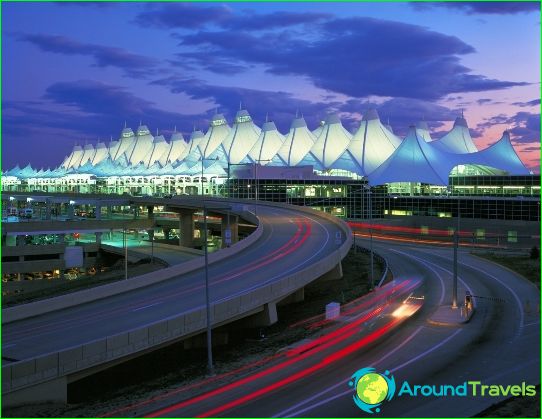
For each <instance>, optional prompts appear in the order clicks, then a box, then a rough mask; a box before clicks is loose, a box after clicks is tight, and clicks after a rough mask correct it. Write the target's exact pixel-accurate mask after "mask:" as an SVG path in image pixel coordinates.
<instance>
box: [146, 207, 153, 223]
mask: <svg viewBox="0 0 542 419" xmlns="http://www.w3.org/2000/svg"><path fill="white" fill-rule="evenodd" d="M147 218H148V219H149V220H154V205H147Z"/></svg>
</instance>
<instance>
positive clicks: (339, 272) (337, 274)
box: [318, 262, 343, 281]
mask: <svg viewBox="0 0 542 419" xmlns="http://www.w3.org/2000/svg"><path fill="white" fill-rule="evenodd" d="M342 277H343V265H342V263H341V262H339V263H337V264H336V265H335V266H334V267H333V268H332V269H331V270H330V271H329V272H327V273H325V274H324V275H322V276H321V277H320V278H318V281H332V280H334V279H341V278H342Z"/></svg>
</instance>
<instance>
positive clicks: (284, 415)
mask: <svg viewBox="0 0 542 419" xmlns="http://www.w3.org/2000/svg"><path fill="white" fill-rule="evenodd" d="M423 328H424V326H420V327H418V328H417V329H416V330H415V331H414V332H413V333H411V334H410V335H409V336H408V337H407V338H406V339H405V340H404V341H403V342H401V344H400V345H398V346H396V347H395V348H394V349H393V350H391V351H390V352H388V353H387V354H386V355H384V356H383V357H381V358H380V359H379V360H378V361H375V362H373V363H372V365H377V364H379V363H380V362H382V361H383V360H385V359H386V358H388V357H389V356H391V355H393V354H394V353H395V352H397V351H398V350H399V349H401V348H402V347H403V346H405V345H406V344H407V343H408V342H410V341H411V340H412V339H413V338H414V337H415V336H416V335H417V334H418V333H419V332H421V330H422V329H423ZM349 379H350V377H348V378H345V379H344V380H341V381H339V382H338V383H337V384H334V385H332V386H331V387H328V388H326V389H325V390H323V391H320V392H319V393H316V394H314V395H313V396H311V397H309V398H307V399H305V400H303V401H301V402H299V403H297V404H296V405H294V406H290V407H289V408H287V409H286V410H283V411H282V412H280V413H277V414H275V415H273V416H272V417H274V418H278V417H288V416H289V415H288V413H290V412H291V411H292V410H295V409H298V408H300V407H301V406H303V405H305V404H307V403H309V402H312V401H313V400H314V399H319V398H320V397H322V396H323V395H324V394H326V393H328V392H330V391H332V390H335V389H336V388H337V387H339V386H341V385H345V384H346V383H347V382H348V380H349ZM312 407H313V406H310V408H312ZM309 410H310V409H309ZM303 412H304V410H302V411H301V412H300V413H303Z"/></svg>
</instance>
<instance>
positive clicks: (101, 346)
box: [2, 205, 352, 393]
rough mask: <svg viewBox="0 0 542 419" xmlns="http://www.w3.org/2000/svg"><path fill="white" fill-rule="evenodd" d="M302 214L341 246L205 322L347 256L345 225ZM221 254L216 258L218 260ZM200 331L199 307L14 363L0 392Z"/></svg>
mask: <svg viewBox="0 0 542 419" xmlns="http://www.w3.org/2000/svg"><path fill="white" fill-rule="evenodd" d="M279 206H280V205H279ZM303 211H304V212H308V213H311V214H313V215H316V216H320V217H322V218H327V219H329V220H331V221H332V222H334V223H335V224H337V226H338V228H340V229H341V230H342V231H344V233H345V236H344V237H345V241H344V242H343V243H342V244H341V245H338V248H337V250H336V251H334V252H332V253H330V254H328V255H327V256H325V257H323V258H321V259H320V260H318V261H317V262H316V263H314V264H312V265H310V266H307V267H306V268H304V269H302V270H301V271H298V272H296V273H293V274H291V275H288V276H286V277H284V278H282V279H280V280H278V281H272V282H271V281H268V283H263V284H261V285H260V286H258V287H257V288H255V289H252V290H248V291H245V292H243V293H240V294H239V295H233V296H229V297H228V298H225V299H223V300H220V301H218V302H216V303H214V304H213V305H212V310H211V322H212V323H213V324H214V325H217V324H224V323H227V322H231V321H234V320H236V319H239V318H243V317H245V316H247V315H250V314H252V313H254V312H257V311H258V309H259V308H261V307H263V306H265V305H266V304H269V303H274V302H276V301H280V300H281V299H283V298H285V297H287V296H288V295H290V294H292V293H293V292H295V291H297V290H298V289H299V288H302V287H303V286H305V285H307V284H308V283H310V282H312V281H314V280H315V279H317V278H319V277H320V276H322V275H324V274H326V273H327V272H329V271H330V266H331V267H334V266H336V264H337V263H338V262H339V261H340V260H341V259H343V258H344V257H345V256H346V255H347V253H348V251H349V249H350V247H351V244H352V235H351V234H350V228H349V227H348V226H347V225H346V223H344V222H343V221H341V220H339V219H337V218H336V217H333V216H331V215H328V214H323V213H318V212H316V211H313V210H310V209H304V210H303ZM245 219H246V217H245ZM261 228H262V224H261V223H260V224H259V225H258V229H260V234H261ZM258 229H257V230H256V231H258ZM255 234H256V232H255V233H253V234H251V236H249V237H248V238H247V239H245V240H243V241H242V242H239V243H238V244H241V243H243V242H247V240H249V239H250V238H251V237H252V236H254V235H255ZM249 245H250V243H245V247H248V246H249ZM233 247H234V246H232V247H231V248H229V249H232V248H233ZM229 249H224V250H223V251H221V252H227V251H228V250H229ZM221 252H217V253H216V254H217V255H218V254H219V253H221ZM146 285H148V284H146ZM48 303H50V300H48ZM3 317H4V316H3ZM205 328H206V311H205V307H200V308H198V309H195V310H191V311H189V312H185V313H182V314H179V315H176V316H172V317H169V318H165V319H161V320H160V321H157V322H154V323H151V324H148V325H145V326H143V327H140V328H137V329H132V330H129V331H126V332H124V333H121V334H117V335H114V336H108V337H104V338H101V339H98V340H95V341H92V342H88V343H85V344H82V345H77V346H74V347H71V348H67V349H64V350H62V351H60V352H53V353H49V354H44V355H41V356H39V357H36V358H32V359H28V360H23V361H19V362H15V363H12V364H9V365H6V366H4V367H2V392H3V393H9V392H12V391H15V390H18V389H22V388H25V387H28V386H33V385H37V384H40V383H43V382H47V381H50V380H54V379H55V378H58V377H63V376H66V375H69V374H71V373H75V372H77V371H81V370H85V369H88V368H92V367H93V366H97V365H100V364H103V363H107V362H111V361H114V360H117V359H119V358H122V357H125V356H128V355H131V354H134V353H137V352H140V351H143V350H146V349H148V348H151V347H152V346H155V345H158V344H162V343H165V342H170V341H174V340H178V339H180V338H186V337H189V336H191V335H194V334H197V333H200V332H202V331H203V330H205Z"/></svg>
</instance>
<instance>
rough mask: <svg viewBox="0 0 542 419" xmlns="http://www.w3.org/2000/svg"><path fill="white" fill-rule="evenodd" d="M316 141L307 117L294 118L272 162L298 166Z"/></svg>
mask: <svg viewBox="0 0 542 419" xmlns="http://www.w3.org/2000/svg"><path fill="white" fill-rule="evenodd" d="M315 141H316V138H315V137H314V135H313V134H312V133H311V132H310V131H309V129H308V127H307V123H306V122H305V119H303V117H301V118H296V119H294V120H293V121H292V125H291V126H290V131H289V132H288V135H287V136H286V138H285V140H284V142H283V143H282V145H281V146H280V148H279V150H278V152H277V155H276V156H275V157H274V158H273V162H272V164H278V165H280V164H281V162H282V164H284V165H286V166H297V165H298V164H299V163H300V162H301V160H303V158H304V157H305V156H306V155H307V154H308V153H309V151H310V149H311V148H312V146H313V145H314V142H315Z"/></svg>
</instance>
